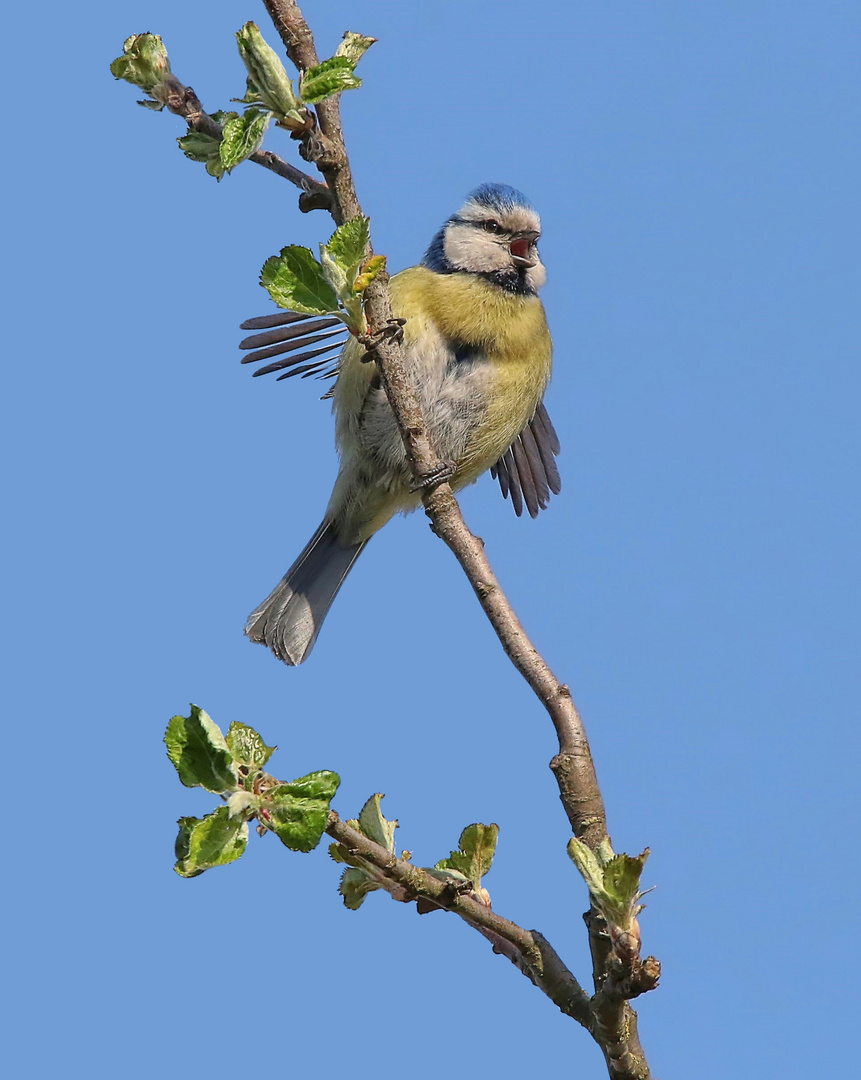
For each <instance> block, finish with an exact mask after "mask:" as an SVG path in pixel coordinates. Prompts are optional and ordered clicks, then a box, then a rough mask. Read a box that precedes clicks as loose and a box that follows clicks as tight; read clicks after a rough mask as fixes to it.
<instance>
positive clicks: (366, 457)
mask: <svg viewBox="0 0 861 1080" xmlns="http://www.w3.org/2000/svg"><path fill="white" fill-rule="evenodd" d="M540 233H541V223H540V219H539V217H538V215H537V214H536V212H535V210H534V209H533V208H532V206H531V205H530V203H529V202H528V200H527V199H526V198H525V196H523V195H522V194H521V193H520V192H519V191H517V190H515V189H514V188H511V187H508V186H507V185H504V184H483V185H482V186H481V187H479V188H477V189H476V190H475V191H473V192H472V193H471V194H470V195H469V196H468V198H467V200H466V202H465V203H464V204H463V206H462V207H461V208H460V210H458V212H457V213H456V214H454V215H453V216H452V217H450V218H449V219H448V221H446V222H445V224H444V225H443V226H442V228H441V229H440V230H439V232H438V233H437V234H436V236H435V237H434V238H433V240H432V241H431V244H430V247H429V248H428V250H427V252H426V254H425V256H424V259H423V260H422V262H421V264H420V265H419V266H414V267H411V268H410V269H409V270H404V271H402V272H401V273H399V274H396V275H395V276H394V277H393V278H392V279H391V283H390V289H391V299H392V308H393V312H394V314H395V316H398V317H399V318H400V319H404V320H406V322H405V325H404V331H403V333H404V336H403V347H404V361H405V364H406V367H407V371H408V373H409V375H410V376H411V378H412V382H413V386H414V388H415V391H416V394H417V396H418V400H419V404H420V406H421V411H422V413H423V415H424V419H425V423H426V425H427V429H428V434H429V436H430V440H431V443H432V445H433V447H434V449H435V450H436V453H437V455H438V456H439V458H440V459H441V460H442V461H444V462H448V463H451V465H452V467H453V472H452V476H451V480H450V483H451V485H452V487H453V488H454V489H455V490H458V489H459V488H462V487H464V486H465V485H466V484H470V483H473V482H474V481H475V480H476V479H477V478H478V477H479V476H480V475H481V474H482V473H483V472H485V471H487V470H488V469H489V470H490V471H491V473H492V475H493V476H495V477H496V479H497V480H498V482H499V485H500V488H501V490H502V494H503V496H505V497H506V498H508V497H509V496H510V498H511V501H512V503H513V506H514V510H515V513H516V514H517V515H518V516H520V514H521V513H522V511H523V506H524V504H525V506H526V508H527V510H528V511H529V513H530V515H531V516H532V517H535V516H536V515H537V513H538V511H539V509H543V508H544V507H545V506H546V505H547V501H548V499H549V496H550V493H551V492H552V493H554V494H556V493H558V492H559V490H560V486H561V485H560V480H559V473H558V471H557V468H556V462H555V460H554V457H555V455H556V454H557V453H558V452H559V442H558V439H557V437H556V432H555V431H554V430H553V425H552V423H551V422H550V417H549V416H548V415H547V411H546V409H545V408H544V405H543V403H542V398H543V396H544V391H545V389H546V387H547V383H548V381H549V379H550V367H551V340H550V332H549V330H548V328H547V321H546V318H545V315H544V307H543V305H542V303H541V301H540V300H539V299H538V295H537V294H538V290H539V289H540V287H541V286H542V285H543V284H544V280H545V277H546V273H545V270H544V266H543V265H542V263H541V259H540V257H539V254H538V248H537V246H536V245H537V242H538V238H539V236H540ZM337 325H338V323H337V320H335V319H331V318H323V319H314V320H310V321H309V317H308V316H303V315H297V314H295V313H290V312H280V313H279V314H277V315H271V316H264V317H263V318H261V319H251V320H249V321H248V322H247V323H243V329H251V330H258V331H259V330H263V331H264V332H263V333H258V334H255V335H253V336H251V337H249V338H246V339H245V340H244V341H243V342H242V344H241V348H245V349H254V350H255V351H254V352H253V353H252V354H251V355H250V356H248V357H247V358H245V359H244V361H243V362H244V363H247V362H249V361H257V360H269V359H271V358H272V357H273V356H279V357H281V359H278V360H275V361H273V362H272V363H269V364H267V365H266V366H265V367H263V368H261V369H259V370H258V371H255V373H254V374H255V375H262V374H265V373H267V372H271V371H278V370H282V369H286V371H285V372H284V374H282V375H281V376H279V378H282V379H283V378H287V377H288V376H290V375H296V374H301V375H302V376H303V377H305V376H308V375H312V374H321V373H322V377H325V376H327V375H332V374H335V373H337V381H336V383H335V385H334V388H333V390H332V391H331V392H330V394H329V395H327V396H331V397H332V398H333V402H334V404H333V408H334V412H335V417H336V442H337V446H338V451H339V454H340V458H341V469H340V472H339V474H338V478H337V480H336V481H335V488H334V490H333V492H332V497H331V499H330V500H329V505H328V507H327V509H326V514H325V517H324V518H323V521H322V524H321V525H320V527H319V528H318V529H317V531H316V532H315V533H314V535H313V536H312V537H311V539H310V541H309V542H308V544H307V546H306V547H305V549H304V551H303V552H302V553H301V555H299V557H298V559H296V561H295V562H294V563H293V565H292V566H291V567H290V569H289V570H288V571H287V573H286V575H285V576H284V577H283V578H282V580H281V581H280V582H279V584H278V585H277V586H276V587H275V589H274V590H273V591H272V593H270V595H269V596H268V597H267V598H266V599H265V600H264V601H263V603H262V604H261V605H260V606H259V607H258V608H256V609H255V610H254V611H253V612H252V613H251V615H250V616H249V617H248V622H247V625H246V627H245V633H246V634H247V635H248V637H249V638H250V639H251V640H252V641H254V642H258V643H260V644H263V645H267V646H268V647H269V648H270V649H271V650H272V652H273V653H274V654H275V655H276V656H277V657H278V658H279V659H280V660H283V661H284V662H285V663H287V664H291V665H292V664H301V663H302V661H303V660H305V659H306V658H307V656H308V654H309V653H310V651H311V649H312V648H313V646H314V642H315V641H316V639H317V635H318V633H319V632H320V627H321V625H322V623H323V620H324V618H325V617H326V614H327V612H328V611H329V608H330V606H331V604H332V601H333V600H334V599H335V596H336V595H337V592H338V590H339V589H340V587H341V585H342V584H343V582H344V579H345V578H346V576H347V574H348V573H349V572H350V569H351V568H352V566H353V563H354V562H355V561H356V559H357V558H358V557H359V555H360V554H361V552H362V551H363V550H364V548H365V545H366V544H367V543H368V541H369V540H370V538H371V537H372V536H373V535H374V533H375V532H377V531H378V530H379V529H381V528H382V527H383V526H384V525H385V524H386V522H387V521H388V520H389V519H390V518H391V517H392V516H393V515H394V514H396V513H398V512H399V511H402V512H408V511H410V510H413V509H415V508H416V507H417V506H418V505H419V504H420V501H421V499H420V494H419V493H418V492H417V491H415V490H414V484H413V480H412V477H411V473H410V468H409V465H408V462H407V458H406V453H405V450H404V445H403V442H402V439H401V435H400V432H399V431H398V428H397V425H396V423H395V419H394V416H393V414H392V411H391V409H390V407H389V403H388V400H387V398H386V394H385V391H384V390H383V389H382V388H381V386H380V378H379V375H378V373H377V369H376V365H375V364H373V363H368V362H367V360H368V356H367V353H366V352H365V350H364V347H363V346H362V345H361V344H360V343H359V342H358V341H357V340H356V339H355V338H352V337H351V338H349V339H348V340H347V342H346V344H344V345H343V348H342V344H343V342H342V338H341V337H340V336H339V335H340V332H339V330H337V329H333V328H334V327H336V326H337ZM341 329H342V330H343V327H341ZM336 335H338V336H337V340H334V339H335V337H336ZM321 341H327V342H328V344H326V345H322V346H319V347H317V348H311V349H306V351H302V352H299V353H298V354H297V352H296V350H299V349H304V348H305V347H306V346H318V345H319V343H320V342H321ZM335 350H340V357H339V359H338V360H337V361H335V358H334V356H333V353H334V352H335ZM333 363H334V367H333Z"/></svg>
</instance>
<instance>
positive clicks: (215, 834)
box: [174, 806, 248, 878]
mask: <svg viewBox="0 0 861 1080" xmlns="http://www.w3.org/2000/svg"><path fill="white" fill-rule="evenodd" d="M177 824H178V825H179V834H178V835H177V838H176V844H175V851H176V859H177V861H176V866H175V867H174V869H175V870H176V872H177V873H178V874H179V876H180V877H186V878H188V877H197V875H198V874H202V873H203V871H204V870H209V869H211V868H212V867H213V866H224V865H226V864H227V863H231V862H234V861H235V860H236V859H238V858H239V856H240V855H241V854H242V853H243V851H245V847H246V845H247V843H248V822H247V821H243V820H242V819H241V818H237V817H233V818H232V817H231V816H230V814H229V812H228V809H227V807H226V806H219V808H218V809H217V810H216V811H215V812H214V813H212V814H207V815H206V817H204V818H193V817H184V818H180V819H179V821H178V822H177Z"/></svg>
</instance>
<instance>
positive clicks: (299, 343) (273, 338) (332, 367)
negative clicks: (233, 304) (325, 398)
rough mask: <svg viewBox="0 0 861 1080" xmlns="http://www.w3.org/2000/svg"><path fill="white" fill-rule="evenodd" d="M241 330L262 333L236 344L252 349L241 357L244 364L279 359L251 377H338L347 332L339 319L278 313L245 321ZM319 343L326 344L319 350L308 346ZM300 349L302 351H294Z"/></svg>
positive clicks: (296, 313) (290, 312)
mask: <svg viewBox="0 0 861 1080" xmlns="http://www.w3.org/2000/svg"><path fill="white" fill-rule="evenodd" d="M240 330H258V331H263V332H262V333H257V334H251V335H250V336H249V337H247V338H244V339H243V340H242V341H241V342H240V343H239V348H240V349H243V350H246V349H252V350H253V352H250V353H249V354H248V356H243V358H242V363H243V364H256V363H259V362H260V361H261V360H269V359H271V358H272V357H279V359H277V360H273V362H272V363H271V364H266V365H264V366H263V367H261V368H258V369H257V371H255V372H254V375H255V376H257V375H269V374H271V373H272V372H273V371H282V370H283V369H285V368H287V369H288V370H286V371H284V374H283V375H279V376H278V379H279V381H280V380H281V379H289V378H290V376H291V375H301V376H302V378H303V379H307V378H308V376H309V375H316V376H317V378H319V379H331V378H334V377H335V375H337V374H338V357H339V355H340V353H341V349H342V348H343V347H344V342H345V340H346V338H347V330H346V328H345V326H344V324H343V323H342V322H341V320H340V319H333V318H328V317H326V318H315V317H314V316H311V315H300V314H299V313H298V312H295V311H279V312H276V314H274V315H262V316H261V317H260V318H258V319H248V320H247V321H246V322H244V323H242V325H241V326H240ZM321 341H326V342H328V344H326V345H322V346H321V347H320V348H318V349H311V348H309V346H311V345H317V344H318V343H319V342H321ZM297 350H301V351H297Z"/></svg>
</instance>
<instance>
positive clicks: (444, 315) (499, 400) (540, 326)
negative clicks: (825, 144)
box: [391, 266, 552, 483]
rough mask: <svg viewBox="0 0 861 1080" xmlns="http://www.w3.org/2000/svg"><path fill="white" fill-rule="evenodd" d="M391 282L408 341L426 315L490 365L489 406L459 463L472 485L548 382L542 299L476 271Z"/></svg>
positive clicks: (426, 273)
mask: <svg viewBox="0 0 861 1080" xmlns="http://www.w3.org/2000/svg"><path fill="white" fill-rule="evenodd" d="M391 288H392V305H393V307H394V310H395V314H396V315H398V316H399V317H401V318H405V319H407V325H406V328H405V333H406V335H407V340H408V341H409V340H410V339H411V337H412V335H415V336H416V337H419V336H420V335H421V334H422V333H424V332H425V328H424V326H423V324H424V323H425V322H426V321H430V322H431V323H433V324H434V326H435V327H436V328H437V329H438V330H439V332H440V333H441V334H443V335H444V336H445V337H446V338H449V339H451V340H452V341H457V342H463V343H464V344H467V345H473V346H475V347H477V348H479V349H480V350H481V351H482V353H483V354H484V355H485V356H486V357H487V359H488V360H489V361H490V364H491V365H492V370H493V372H494V378H493V382H492V386H491V387H490V393H489V394H488V401H487V411H486V413H485V415H484V418H483V420H482V423H481V424H480V425H479V427H477V428H476V431H475V433H474V438H473V439H472V440H471V443H470V446H469V447H468V450H467V455H466V460H464V461H463V462H461V463H460V464H461V466H462V468H461V469H460V470H459V473H460V474H461V475H460V476H459V479H460V482H461V483H469V482H471V481H472V480H474V479H475V478H476V477H477V476H479V475H480V474H481V473H482V472H484V471H485V470H486V469H488V468H489V467H490V466H491V465H493V464H494V463H495V462H496V461H497V460H498V458H499V457H500V456H501V455H502V454H503V453H505V451H506V450H507V449H508V447H509V446H510V445H511V443H512V442H513V441H514V439H515V438H516V437H517V435H518V434H519V433H520V431H521V430H522V429H523V427H524V426H525V425H526V424H527V423H529V421H530V420H531V419H532V416H533V414H534V413H535V409H536V408H537V407H538V404H539V402H540V401H541V398H542V396H543V394H544V391H545V389H546V387H547V383H548V381H549V379H550V369H551V361H552V343H551V339H550V331H549V329H548V327H547V319H546V316H545V314H544V305H543V304H542V303H541V301H540V300H539V299H538V297H537V296H518V295H516V294H513V293H508V292H504V291H503V290H502V289H499V288H497V287H495V286H493V285H491V284H489V283H488V282H487V281H485V280H484V279H483V278H480V277H477V276H475V275H473V274H436V273H434V272H433V271H431V270H428V269H426V268H425V267H422V266H415V267H412V268H411V269H409V270H404V271H402V272H401V273H400V274H397V275H396V276H395V277H394V278H392V282H391ZM410 323H412V327H411V325H410Z"/></svg>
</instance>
